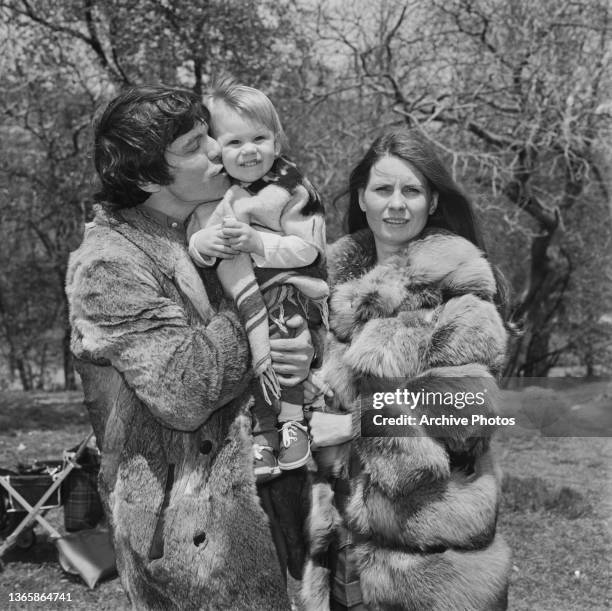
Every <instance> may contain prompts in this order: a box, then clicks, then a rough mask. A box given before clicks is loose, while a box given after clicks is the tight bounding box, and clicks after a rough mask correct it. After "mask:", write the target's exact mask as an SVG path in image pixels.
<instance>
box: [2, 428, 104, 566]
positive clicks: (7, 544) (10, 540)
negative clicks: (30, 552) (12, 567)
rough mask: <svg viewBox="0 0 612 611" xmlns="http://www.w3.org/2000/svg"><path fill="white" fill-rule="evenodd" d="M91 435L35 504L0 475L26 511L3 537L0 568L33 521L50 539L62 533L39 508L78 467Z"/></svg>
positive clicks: (57, 537) (3, 484)
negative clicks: (3, 557) (4, 557)
mask: <svg viewBox="0 0 612 611" xmlns="http://www.w3.org/2000/svg"><path fill="white" fill-rule="evenodd" d="M92 436H93V431H92V432H91V433H89V435H88V436H87V437H86V438H85V439H84V440H83V441H82V442H81V444H80V445H79V447H78V448H77V450H76V452H75V453H74V455H72V456H71V457H70V458H69V459H68V460H67V461H66V465H65V466H64V468H63V469H62V470H61V471H60V472H59V473H58V474H57V475H56V477H55V480H54V481H53V483H52V484H51V485H50V486H49V488H47V490H46V491H45V493H44V494H43V495H42V496H41V497H40V499H39V500H38V501H37V503H36V504H35V505H31V504H30V503H28V501H26V500H25V499H24V498H23V496H22V495H21V494H20V493H19V492H18V491H17V490H15V488H14V487H13V486H11V484H10V481H9V478H8V477H0V486H2V487H3V488H4V489H5V490H6V492H7V493H8V494H9V496H10V497H12V498H13V499H14V500H15V501H17V503H19V505H21V507H23V509H24V510H25V511H26V512H27V514H26V516H25V517H24V518H23V520H22V521H21V522H20V523H19V524H18V525H17V527H16V528H15V529H14V530H13V532H12V533H11V534H10V535H9V536H8V537H7V538H6V539H5V541H4V543H3V544H2V545H0V570H2V569H3V568H4V565H3V563H2V556H3V555H4V554H5V553H6V552H7V551H8V550H9V549H11V548H12V547H13V546H14V545H15V544H16V543H17V540H18V538H19V535H20V534H21V533H22V532H23V531H24V530H26V529H27V528H29V527H30V526H31V525H32V524H33V523H34V522H38V524H40V525H41V526H42V527H43V528H44V529H45V530H46V531H47V532H48V533H49V535H51V538H52V539H60V538H61V537H62V536H63V535H61V534H60V532H59V531H58V530H57V529H55V528H54V527H53V526H51V524H49V522H47V520H45V518H43V516H42V515H40V512H41V510H42V509H43V508H44V505H45V503H46V502H47V500H48V499H49V498H50V497H51V495H52V494H53V493H54V492H55V491H56V490H57V489H58V488H59V487H60V486H61V485H62V482H63V481H64V480H65V479H66V478H67V477H68V476H69V475H70V473H71V471H72V470H73V469H75V468H80V466H79V465H78V464H77V460H78V458H79V457H80V456H81V454H82V453H83V451H84V450H85V448H86V446H87V443H88V442H89V440H90V439H91V438H92Z"/></svg>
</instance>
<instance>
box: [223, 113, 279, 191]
mask: <svg viewBox="0 0 612 611" xmlns="http://www.w3.org/2000/svg"><path fill="white" fill-rule="evenodd" d="M211 115H212V127H213V132H214V136H215V138H216V139H217V142H218V143H219V145H220V146H221V156H222V158H223V165H224V166H225V170H226V171H227V173H228V174H229V175H230V176H231V177H232V178H235V179H236V180H240V181H241V182H248V183H251V182H255V181H256V180H259V179H260V178H261V177H262V176H264V175H265V174H267V173H268V172H269V171H270V168H271V167H272V164H273V163H274V160H275V159H276V157H277V156H278V154H279V150H278V146H277V144H276V139H275V137H274V133H273V132H272V130H270V129H269V128H267V127H266V126H265V125H262V124H261V123H258V122H256V121H253V120H251V119H249V118H247V117H243V116H242V115H240V114H238V113H237V112H235V111H233V110H232V109H231V108H228V107H227V106H226V105H225V104H223V103H216V104H215V105H214V107H213V108H212V109H211Z"/></svg>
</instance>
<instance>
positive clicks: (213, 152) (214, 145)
mask: <svg viewBox="0 0 612 611" xmlns="http://www.w3.org/2000/svg"><path fill="white" fill-rule="evenodd" d="M207 149H208V150H207V155H208V158H209V159H210V160H211V161H219V160H220V159H221V147H220V146H219V143H218V142H217V141H216V140H215V139H214V138H211V137H210V136H208V147H207Z"/></svg>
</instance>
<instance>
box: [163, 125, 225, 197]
mask: <svg viewBox="0 0 612 611" xmlns="http://www.w3.org/2000/svg"><path fill="white" fill-rule="evenodd" d="M165 156H166V161H167V162H168V165H169V166H170V172H171V174H172V176H173V178H174V180H173V181H172V183H171V184H169V185H160V186H159V191H158V192H157V193H156V198H157V199H158V200H159V201H162V202H164V203H165V204H166V205H167V206H168V207H170V206H172V207H175V206H176V205H177V204H178V205H183V204H186V205H189V204H192V205H194V204H200V203H202V202H206V201H212V200H215V199H219V198H220V197H222V196H223V193H224V192H225V190H226V189H227V187H228V179H227V176H226V175H225V174H220V172H221V171H222V170H223V165H222V164H221V151H220V148H219V145H218V144H217V142H216V141H215V140H213V139H212V138H211V137H210V136H209V135H208V126H207V125H206V124H205V123H198V124H196V125H195V126H194V127H193V128H192V129H191V130H189V131H188V132H187V133H185V134H183V135H182V136H179V137H178V138H177V139H176V140H175V141H174V142H173V143H172V144H171V145H170V146H169V147H168V148H167V149H166V155H165Z"/></svg>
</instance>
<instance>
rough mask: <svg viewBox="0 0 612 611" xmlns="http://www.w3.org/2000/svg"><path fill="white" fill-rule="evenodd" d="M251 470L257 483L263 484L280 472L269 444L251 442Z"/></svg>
mask: <svg viewBox="0 0 612 611" xmlns="http://www.w3.org/2000/svg"><path fill="white" fill-rule="evenodd" d="M253 471H254V472H255V482H256V483H257V484H265V483H266V482H269V481H270V480H271V479H274V478H275V477H278V476H279V475H280V474H281V470H280V468H279V466H278V461H277V460H276V456H274V450H273V449H272V448H271V447H270V446H262V445H259V444H258V443H254V444H253Z"/></svg>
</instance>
